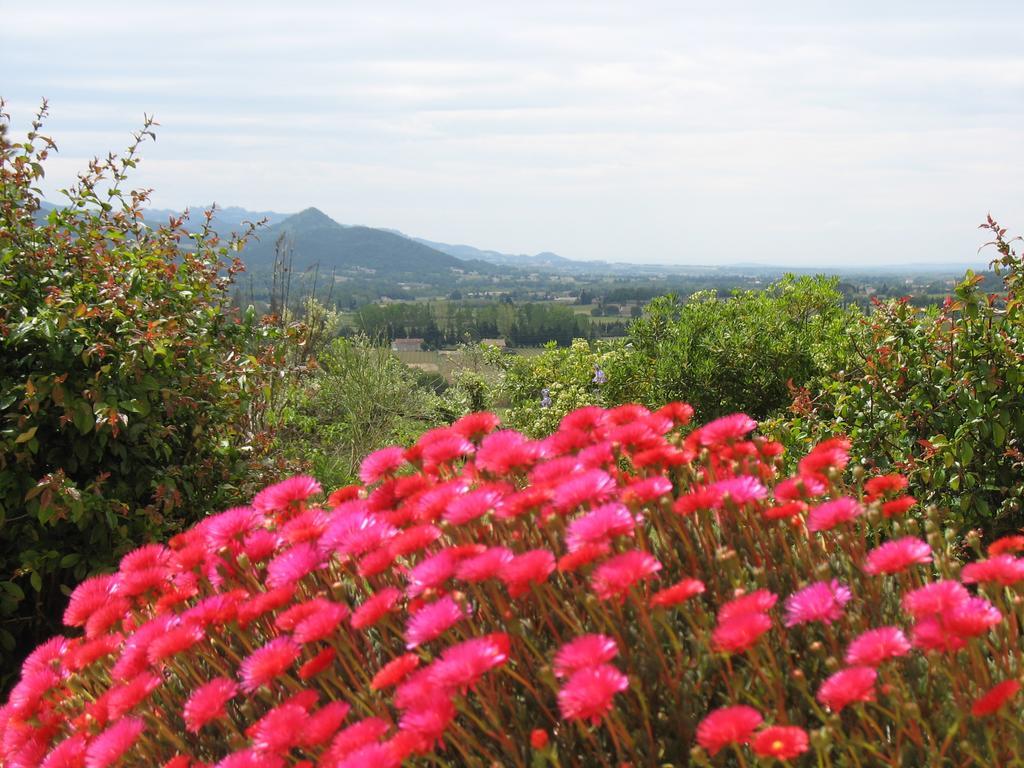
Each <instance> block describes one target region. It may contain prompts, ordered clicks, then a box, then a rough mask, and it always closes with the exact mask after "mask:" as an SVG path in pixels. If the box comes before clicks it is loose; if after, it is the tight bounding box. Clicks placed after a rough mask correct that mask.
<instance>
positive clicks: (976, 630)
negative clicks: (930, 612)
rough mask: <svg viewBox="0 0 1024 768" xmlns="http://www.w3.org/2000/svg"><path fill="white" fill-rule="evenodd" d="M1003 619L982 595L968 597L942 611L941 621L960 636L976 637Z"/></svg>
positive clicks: (997, 610)
mask: <svg viewBox="0 0 1024 768" xmlns="http://www.w3.org/2000/svg"><path fill="white" fill-rule="evenodd" d="M1002 620H1003V614H1001V613H1000V612H999V609H998V608H996V607H995V606H994V605H992V603H990V602H989V601H988V600H986V599H985V598H983V597H970V598H968V599H967V600H964V601H963V602H962V603H960V604H958V605H954V606H952V607H950V608H947V609H946V610H945V611H943V612H942V623H943V625H944V626H945V627H946V628H947V629H948V630H949V631H951V632H953V633H955V634H957V635H959V636H960V637H977V636H978V635H982V634H984V633H986V632H988V631H989V630H990V629H992V627H994V626H995V625H996V624H998V623H999V622H1001V621H1002Z"/></svg>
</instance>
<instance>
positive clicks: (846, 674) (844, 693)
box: [817, 667, 878, 712]
mask: <svg viewBox="0 0 1024 768" xmlns="http://www.w3.org/2000/svg"><path fill="white" fill-rule="evenodd" d="M877 677H878V672H876V671H875V669H874V667H847V668H846V669H841V670H839V671H838V672H836V673H835V674H834V675H832V676H831V677H830V678H828V679H827V680H826V681H825V682H823V683H822V684H821V687H820V688H819V689H818V696H817V698H818V701H820V702H821V703H822V704H823V705H825V706H826V707H828V708H829V709H831V710H832V711H833V712H841V711H842V710H843V708H844V707H846V706H847V705H848V704H853V703H854V702H857V701H874V700H875V679H876V678H877Z"/></svg>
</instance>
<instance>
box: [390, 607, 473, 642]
mask: <svg viewBox="0 0 1024 768" xmlns="http://www.w3.org/2000/svg"><path fill="white" fill-rule="evenodd" d="M468 613H469V611H468V609H463V608H462V607H461V606H459V604H458V603H456V602H455V599H454V598H453V597H452V596H451V595H445V596H444V597H442V598H441V599H440V600H436V601H434V602H433V603H428V604H427V605H425V606H423V607H422V608H420V609H419V610H418V611H416V613H414V614H412V616H410V617H409V621H408V623H407V624H406V625H405V647H406V648H410V649H412V648H416V647H418V646H420V645H423V643H426V642H429V641H431V640H433V639H435V638H437V637H440V636H441V635H442V634H444V632H445V631H446V630H447V629H448V628H449V627H451V626H452V625H453V624H455V623H456V622H457V621H459V620H460V619H462V618H465V617H466V616H467V615H468Z"/></svg>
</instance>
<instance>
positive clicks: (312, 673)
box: [299, 647, 338, 680]
mask: <svg viewBox="0 0 1024 768" xmlns="http://www.w3.org/2000/svg"><path fill="white" fill-rule="evenodd" d="M337 655H338V652H337V651H335V650H334V649H333V648H329V647H328V648H324V649H323V650H322V651H320V652H319V653H318V654H317V655H316V656H314V657H313V658H312V659H310V660H309V661H307V662H306V663H305V664H303V665H302V666H301V667H299V679H300V680H309V679H311V678H313V677H316V676H317V675H319V674H320V673H321V672H323V671H324V670H325V669H327V668H328V667H329V666H331V662H333V661H334V659H335V657H337Z"/></svg>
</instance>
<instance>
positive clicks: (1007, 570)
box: [960, 555, 1024, 587]
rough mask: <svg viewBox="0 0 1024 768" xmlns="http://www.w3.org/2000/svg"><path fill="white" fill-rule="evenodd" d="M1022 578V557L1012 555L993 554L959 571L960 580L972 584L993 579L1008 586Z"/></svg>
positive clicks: (1023, 577) (1023, 574)
mask: <svg viewBox="0 0 1024 768" xmlns="http://www.w3.org/2000/svg"><path fill="white" fill-rule="evenodd" d="M1022 579H1024V558H1021V557H1014V556H1013V555H995V556H994V557H990V558H989V559H988V560H979V561H978V562H976V563H970V564H969V565H965V566H964V567H963V570H962V571H960V580H961V581H963V582H965V583H967V584H973V583H975V582H981V583H986V582H990V581H994V582H995V583H997V584H1000V585H1002V586H1004V587H1009V586H1011V585H1012V584H1016V583H1017V582H1018V581H1020V580H1022Z"/></svg>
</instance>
